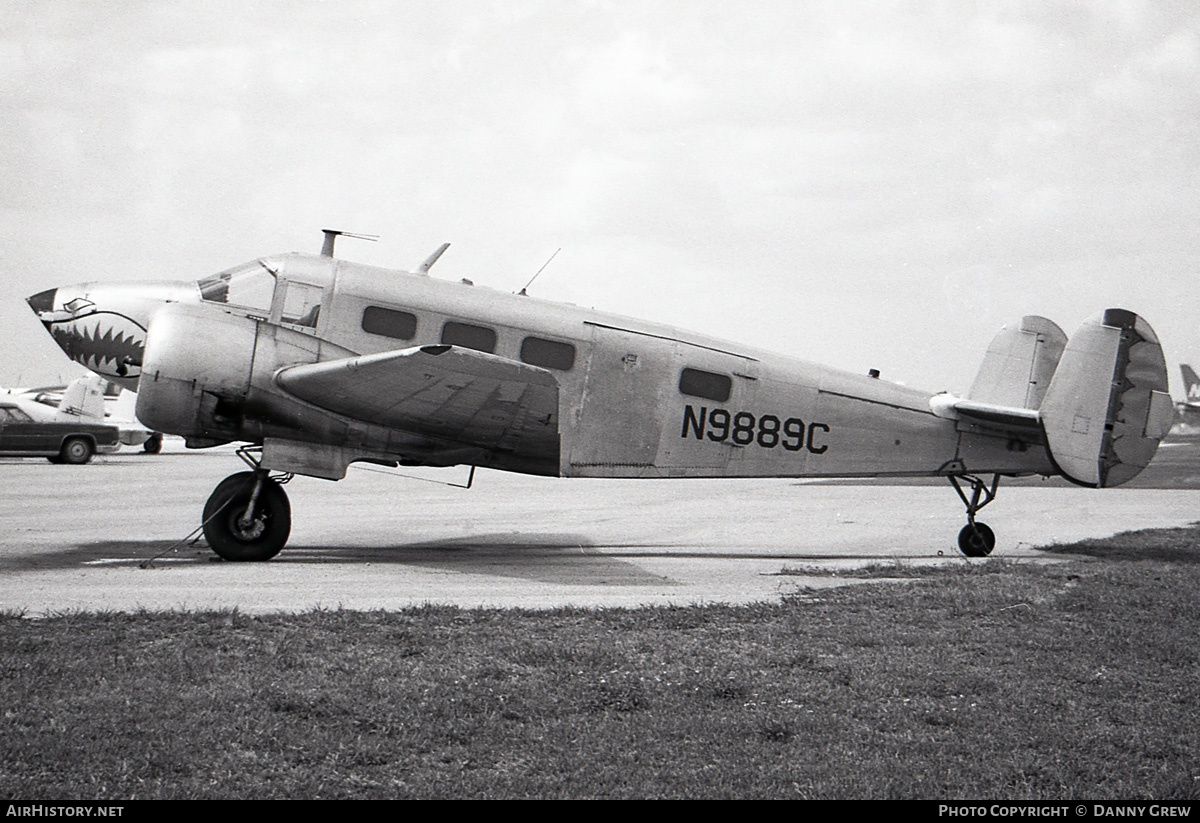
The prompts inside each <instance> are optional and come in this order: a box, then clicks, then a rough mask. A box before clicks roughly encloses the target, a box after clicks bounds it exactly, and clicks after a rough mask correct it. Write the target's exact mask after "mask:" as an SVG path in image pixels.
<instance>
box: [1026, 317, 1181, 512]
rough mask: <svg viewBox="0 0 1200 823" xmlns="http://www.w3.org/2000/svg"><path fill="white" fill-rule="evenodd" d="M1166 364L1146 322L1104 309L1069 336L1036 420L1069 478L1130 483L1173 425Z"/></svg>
mask: <svg viewBox="0 0 1200 823" xmlns="http://www.w3.org/2000/svg"><path fill="white" fill-rule="evenodd" d="M1173 415H1174V406H1173V404H1172V402H1171V395H1170V394H1168V393H1167V364H1166V360H1165V358H1164V357H1163V351H1162V346H1161V345H1160V344H1159V342H1158V337H1157V336H1156V335H1155V334H1154V330H1153V329H1152V328H1150V324H1149V323H1147V322H1146V321H1145V320H1144V319H1143V318H1141V317H1139V316H1138V315H1137V314H1134V313H1133V312H1131V311H1126V310H1124V309H1107V310H1105V311H1103V312H1101V313H1099V314H1096V315H1094V316H1092V317H1090V318H1088V319H1087V320H1086V321H1085V322H1084V324H1083V325H1082V326H1080V327H1079V330H1078V331H1076V332H1075V334H1073V335H1071V337H1070V339H1069V340H1068V341H1067V346H1066V348H1065V349H1064V350H1063V354H1062V357H1061V358H1060V360H1059V363H1058V368H1057V370H1056V371H1055V373H1054V378H1053V380H1051V381H1050V386H1049V388H1048V389H1047V390H1046V396H1045V398H1044V399H1043V401H1042V405H1041V409H1040V417H1041V422H1042V430H1043V432H1044V433H1045V437H1046V448H1047V450H1048V451H1049V453H1050V457H1051V459H1052V460H1053V461H1054V463H1055V464H1056V465H1057V466H1058V468H1059V469H1060V470H1061V471H1062V473H1063V475H1064V476H1065V477H1066V478H1067V479H1068V480H1071V481H1072V482H1075V483H1078V484H1080V485H1084V486H1093V487H1098V488H1103V487H1108V486H1119V485H1121V484H1122V483H1126V482H1128V481H1129V480H1132V479H1133V478H1134V477H1136V476H1137V475H1138V473H1139V472H1141V470H1142V469H1144V468H1146V466H1147V465H1148V464H1149V463H1150V460H1151V458H1153V457H1154V453H1155V451H1156V450H1157V449H1158V443H1159V441H1160V440H1162V438H1163V437H1164V436H1165V435H1166V433H1167V432H1168V431H1169V430H1170V428H1171V422H1172V419H1173Z"/></svg>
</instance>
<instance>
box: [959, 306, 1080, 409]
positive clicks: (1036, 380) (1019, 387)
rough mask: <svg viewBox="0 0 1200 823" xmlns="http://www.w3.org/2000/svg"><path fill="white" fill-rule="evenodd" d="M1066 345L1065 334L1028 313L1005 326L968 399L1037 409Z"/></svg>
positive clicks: (980, 367)
mask: <svg viewBox="0 0 1200 823" xmlns="http://www.w3.org/2000/svg"><path fill="white" fill-rule="evenodd" d="M1066 345H1067V336H1066V334H1064V333H1063V330H1062V329H1060V328H1059V327H1058V325H1057V324H1055V323H1054V322H1053V321H1051V320H1047V319H1046V318H1045V317H1038V316H1037V315H1032V314H1031V315H1028V316H1026V317H1022V318H1021V319H1020V321H1018V322H1017V323H1013V324H1010V325H1007V326H1005V327H1004V328H1002V329H1000V331H999V333H998V334H997V335H996V337H995V338H994V339H993V340H992V343H991V345H989V346H988V350H987V354H986V355H984V358H983V363H982V364H981V365H980V366H979V373H978V374H977V375H976V376H975V382H974V383H973V384H972V385H971V391H969V392H968V393H967V399H968V400H971V401H974V402H976V403H983V404H987V405H989V406H1003V407H1010V408H1011V407H1015V408H1020V409H1037V408H1038V407H1039V406H1041V404H1042V398H1043V397H1045V395H1046V389H1047V388H1048V387H1049V386H1050V379H1051V378H1052V377H1053V376H1054V370H1055V369H1056V368H1057V367H1058V360H1059V358H1060V357H1062V353H1063V349H1064V348H1065V347H1066ZM958 408H959V411H964V409H962V407H961V406H960V407H958Z"/></svg>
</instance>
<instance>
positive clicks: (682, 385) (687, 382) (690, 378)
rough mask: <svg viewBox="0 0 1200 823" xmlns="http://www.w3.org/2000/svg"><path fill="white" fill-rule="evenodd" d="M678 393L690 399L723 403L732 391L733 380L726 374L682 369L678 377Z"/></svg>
mask: <svg viewBox="0 0 1200 823" xmlns="http://www.w3.org/2000/svg"><path fill="white" fill-rule="evenodd" d="M679 391H680V392H682V393H683V394H686V395H690V396H691V397H703V398H704V399H705V400H715V401H717V402H718V403H724V402H725V401H726V400H728V399H729V395H730V394H731V393H732V391H733V379H732V378H731V377H729V375H727V374H714V373H713V372H710V371H700V369H684V370H683V373H682V374H680V375H679Z"/></svg>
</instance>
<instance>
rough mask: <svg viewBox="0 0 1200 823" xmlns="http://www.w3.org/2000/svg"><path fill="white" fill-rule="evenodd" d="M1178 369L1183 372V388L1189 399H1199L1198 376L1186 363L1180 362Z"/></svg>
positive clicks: (1199, 385)
mask: <svg viewBox="0 0 1200 823" xmlns="http://www.w3.org/2000/svg"><path fill="white" fill-rule="evenodd" d="M1179 370H1180V371H1181V372H1183V389H1184V391H1185V392H1186V393H1187V394H1186V396H1187V399H1188V400H1189V401H1195V400H1200V377H1197V376H1196V373H1195V372H1194V371H1192V367H1191V366H1189V365H1188V364H1187V363H1181V364H1180V366H1179Z"/></svg>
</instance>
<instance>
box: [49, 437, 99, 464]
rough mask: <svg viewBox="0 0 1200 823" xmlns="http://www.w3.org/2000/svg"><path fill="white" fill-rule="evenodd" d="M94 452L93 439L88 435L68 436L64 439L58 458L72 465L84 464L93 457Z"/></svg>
mask: <svg viewBox="0 0 1200 823" xmlns="http://www.w3.org/2000/svg"><path fill="white" fill-rule="evenodd" d="M94 452H95V449H93V448H92V443H91V441H90V440H88V439H87V438H86V437H68V438H67V439H66V440H64V441H63V444H62V451H60V452H59V453H58V459H59V462H62V463H67V464H69V465H72V466H82V465H83V464H84V463H87V462H88V461H90V460H91V459H92V454H93V453H94Z"/></svg>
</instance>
